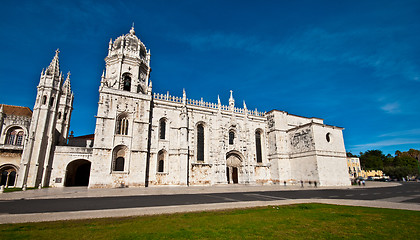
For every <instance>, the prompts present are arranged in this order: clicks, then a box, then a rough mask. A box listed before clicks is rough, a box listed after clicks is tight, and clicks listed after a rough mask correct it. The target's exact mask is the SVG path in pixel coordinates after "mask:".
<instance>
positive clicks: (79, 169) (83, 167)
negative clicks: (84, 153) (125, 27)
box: [64, 159, 91, 187]
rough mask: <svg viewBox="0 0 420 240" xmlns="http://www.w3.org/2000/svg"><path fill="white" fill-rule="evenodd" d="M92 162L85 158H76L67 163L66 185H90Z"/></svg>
mask: <svg viewBox="0 0 420 240" xmlns="http://www.w3.org/2000/svg"><path fill="white" fill-rule="evenodd" d="M90 165H91V162H89V161H88V160H84V159H79V160H74V161H72V162H70V163H69V164H68V165H67V168H66V180H65V182H64V186H66V187H71V186H88V185H89V176H90Z"/></svg>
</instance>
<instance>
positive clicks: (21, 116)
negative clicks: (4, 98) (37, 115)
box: [0, 104, 32, 187]
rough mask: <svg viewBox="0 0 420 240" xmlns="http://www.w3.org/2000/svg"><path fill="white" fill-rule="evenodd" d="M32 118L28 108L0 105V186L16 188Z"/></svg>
mask: <svg viewBox="0 0 420 240" xmlns="http://www.w3.org/2000/svg"><path fill="white" fill-rule="evenodd" d="M31 117H32V111H31V109H29V108H28V107H19V106H10V105H5V104H0V173H1V182H0V185H3V186H6V187H9V186H15V183H16V178H17V173H18V172H19V167H20V160H21V158H22V152H23V144H24V141H25V139H26V138H27V136H28V132H29V126H30V124H31Z"/></svg>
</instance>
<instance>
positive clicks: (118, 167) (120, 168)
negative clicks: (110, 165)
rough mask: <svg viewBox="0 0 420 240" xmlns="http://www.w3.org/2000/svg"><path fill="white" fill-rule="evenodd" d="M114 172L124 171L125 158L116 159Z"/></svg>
mask: <svg viewBox="0 0 420 240" xmlns="http://www.w3.org/2000/svg"><path fill="white" fill-rule="evenodd" d="M114 171H124V158H123V157H117V158H116V159H115V164H114Z"/></svg>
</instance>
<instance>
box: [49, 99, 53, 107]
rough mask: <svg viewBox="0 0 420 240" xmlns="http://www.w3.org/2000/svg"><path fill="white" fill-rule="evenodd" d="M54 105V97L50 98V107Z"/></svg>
mask: <svg viewBox="0 0 420 240" xmlns="http://www.w3.org/2000/svg"><path fill="white" fill-rule="evenodd" d="M52 106H54V98H53V97H52V98H50V107H52Z"/></svg>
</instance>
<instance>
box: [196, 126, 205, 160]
mask: <svg viewBox="0 0 420 240" xmlns="http://www.w3.org/2000/svg"><path fill="white" fill-rule="evenodd" d="M197 161H204V126H203V124H201V123H200V124H198V126H197Z"/></svg>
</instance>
